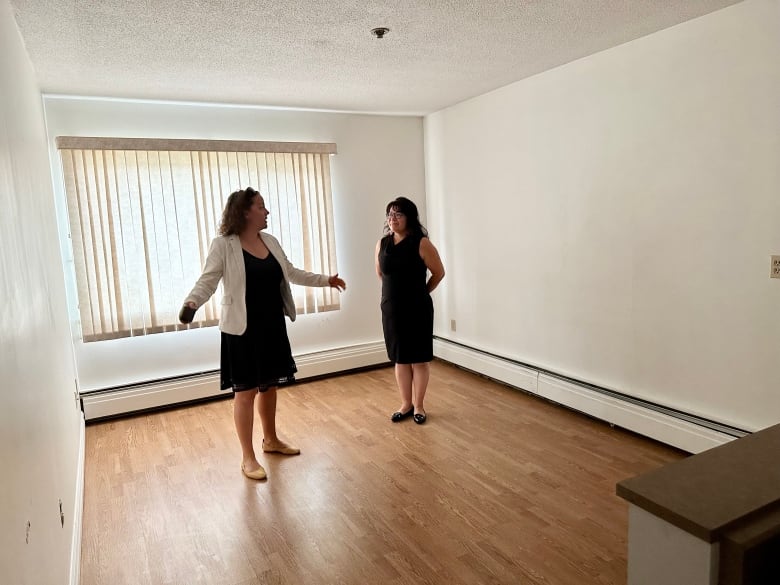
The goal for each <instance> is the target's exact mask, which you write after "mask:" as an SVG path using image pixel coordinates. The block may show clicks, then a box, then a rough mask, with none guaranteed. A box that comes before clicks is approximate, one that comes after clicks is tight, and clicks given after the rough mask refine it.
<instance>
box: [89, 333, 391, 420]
mask: <svg viewBox="0 0 780 585" xmlns="http://www.w3.org/2000/svg"><path fill="white" fill-rule="evenodd" d="M295 363H296V365H297V366H298V372H297V373H296V375H295V378H296V380H305V379H307V378H315V377H317V376H324V375H329V374H335V373H338V372H346V371H350V370H357V369H361V368H367V367H372V366H378V365H382V364H386V363H388V362H387V353H386V351H385V345H384V343H382V342H378V343H365V344H360V345H353V346H350V347H346V348H341V349H333V350H327V351H320V352H316V353H309V354H305V355H297V356H295ZM221 394H222V395H226V394H229V393H225V392H223V391H222V390H220V389H219V372H218V371H216V372H214V371H212V372H203V373H200V374H195V375H191V376H181V377H176V378H171V379H166V380H155V381H151V382H146V383H141V384H133V385H128V386H121V387H117V388H106V389H102V390H96V391H90V392H85V393H82V394H81V402H82V406H83V409H84V419H85V420H87V421H90V420H92V421H94V420H98V419H103V418H109V417H113V416H120V415H124V414H130V413H133V412H140V411H146V410H153V409H155V408H161V407H164V406H171V405H174V404H183V403H187V402H195V401H198V400H204V399H207V398H211V397H214V396H219V395H221Z"/></svg>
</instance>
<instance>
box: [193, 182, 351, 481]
mask: <svg viewBox="0 0 780 585" xmlns="http://www.w3.org/2000/svg"><path fill="white" fill-rule="evenodd" d="M269 213H270V212H269V211H268V210H267V209H266V207H265V201H264V200H263V197H262V196H261V195H260V193H258V192H257V191H255V190H254V189H252V188H251V187H248V188H247V189H244V190H241V191H235V192H234V193H231V194H230V197H229V198H228V201H227V205H226V206H225V210H224V212H223V213H222V223H221V224H220V227H219V233H220V237H218V238H215V239H214V240H213V241H212V242H211V248H210V249H209V254H208V257H207V258H206V264H205V266H204V268H203V274H201V276H200V278H199V279H198V282H197V283H196V284H195V287H194V288H193V289H192V291H191V292H190V294H189V295H188V296H187V299H186V300H185V301H184V309H182V315H181V316H180V318H181V319H182V321H183V322H190V321H192V316H193V315H194V313H195V310H197V308H198V307H200V306H201V305H203V304H204V303H205V302H206V301H208V300H209V298H211V295H213V294H214V291H215V290H216V289H217V284H218V283H219V282H220V280H221V281H222V288H223V293H224V294H223V297H222V311H221V315H220V319H219V328H220V330H221V332H222V356H221V358H222V359H221V377H222V389H223V390H227V389H231V390H233V392H234V398H235V400H234V403H233V419H234V422H235V425H236V433H237V434H238V440H239V442H240V443H241V451H242V454H243V459H242V462H241V470H242V471H243V472H244V475H246V476H247V477H249V478H251V479H264V478H265V477H266V473H265V470H264V469H263V467H262V466H261V465H260V463H259V462H258V461H257V457H256V456H255V450H254V446H253V443H252V428H253V425H254V403H255V402H257V412H258V415H259V416H260V422H261V423H262V426H263V452H265V453H282V454H283V455H297V454H298V453H300V450H299V449H298V448H297V447H293V446H291V445H288V444H287V443H285V442H283V441H282V440H281V439H279V437H278V435H277V434H276V389H277V387H278V386H281V385H284V384H288V383H290V382H292V381H294V379H295V372H296V371H297V368H296V367H295V361H294V360H293V357H292V351H291V349H290V341H289V339H288V338H287V327H286V325H285V322H284V316H285V315H287V316H288V317H289V318H290V320H291V321H295V315H296V311H295V303H294V302H293V297H292V292H291V290H290V283H291V282H292V283H294V284H300V285H303V286H320V287H322V286H332V287H335V288H337V289H338V290H344V289H345V288H346V284H345V282H344V281H343V280H342V279H341V278H339V276H338V274H335V275H333V276H328V275H326V274H314V273H312V272H306V271H304V270H300V269H298V268H295V266H293V265H292V264H291V263H290V261H289V260H288V259H287V256H286V254H285V253H284V250H282V247H281V246H280V244H279V241H278V240H277V239H276V238H274V237H273V236H272V235H270V234H267V233H263V232H262V230H264V229H265V228H266V227H267V226H268V214H269ZM258 394H259V399H257V400H255V398H256V397H257V396H258Z"/></svg>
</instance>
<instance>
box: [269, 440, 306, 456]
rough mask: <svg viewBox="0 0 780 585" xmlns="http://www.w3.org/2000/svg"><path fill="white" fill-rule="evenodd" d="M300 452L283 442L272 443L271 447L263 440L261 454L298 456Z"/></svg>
mask: <svg viewBox="0 0 780 585" xmlns="http://www.w3.org/2000/svg"><path fill="white" fill-rule="evenodd" d="M300 452H301V450H300V449H298V447H291V446H290V445H288V444H287V443H285V442H283V441H279V442H278V443H274V444H273V445H271V444H269V443H266V442H265V439H263V453H281V454H282V455H298V454H300Z"/></svg>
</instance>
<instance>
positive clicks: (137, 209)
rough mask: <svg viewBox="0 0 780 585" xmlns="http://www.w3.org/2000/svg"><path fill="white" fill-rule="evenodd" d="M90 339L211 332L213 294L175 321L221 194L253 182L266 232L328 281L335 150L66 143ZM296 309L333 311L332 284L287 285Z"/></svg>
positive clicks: (84, 322)
mask: <svg viewBox="0 0 780 585" xmlns="http://www.w3.org/2000/svg"><path fill="white" fill-rule="evenodd" d="M56 144H57V148H58V149H59V152H60V158H61V162H62V171H63V177H64V183H65V193H66V197H67V209H68V218H69V224H70V232H71V242H72V248H73V259H74V269H75V278H76V284H77V290H78V302H79V316H80V322H81V333H82V338H83V340H84V341H85V342H90V341H100V340H105V339H114V338H118V337H130V336H137V335H148V334H150V333H161V332H165V331H177V330H180V329H187V328H193V327H207V326H212V325H215V324H216V323H217V321H218V318H219V304H220V300H221V299H220V291H218V292H217V293H216V294H215V296H214V297H212V299H211V300H210V301H209V302H208V303H207V304H206V305H204V306H203V307H202V308H201V309H200V310H199V311H198V313H197V314H196V320H195V321H193V323H191V324H190V325H182V324H180V323H179V322H178V312H179V308H180V307H181V303H182V301H183V299H184V298H185V296H186V294H187V293H188V292H189V291H190V289H191V288H192V286H193V284H194V283H195V280H196V279H197V278H198V276H200V271H201V268H202V266H203V264H204V262H205V260H206V254H207V252H208V248H209V244H210V242H211V240H212V239H213V238H214V237H216V235H217V228H218V226H219V222H220V219H221V216H222V209H223V207H224V205H225V202H226V201H227V197H228V195H230V193H231V192H233V191H236V190H238V189H244V188H246V187H253V188H254V189H257V190H258V191H260V193H261V194H262V195H263V197H264V199H265V201H266V207H267V208H268V209H269V210H270V212H271V214H270V216H269V218H268V224H269V225H268V228H267V229H268V231H269V232H271V233H273V234H274V235H275V236H277V238H278V239H279V241H280V242H281V244H282V247H283V248H284V250H285V252H286V253H287V255H288V258H289V259H290V261H291V262H292V263H293V264H294V265H295V266H296V267H298V268H301V269H303V270H308V271H311V272H317V273H322V274H335V273H336V272H338V270H337V267H336V248H335V238H334V232H333V206H332V197H331V177H330V155H331V154H335V152H336V145H335V144H331V143H325V144H322V143H298V142H294V143H290V142H249V141H222V140H219V141H217V140H161V139H129V138H86V137H67V136H61V137H58V138H57V141H56ZM293 295H294V297H295V302H296V305H297V307H298V312H299V313H316V312H321V311H330V310H335V309H338V308H339V296H338V294H336V293H335V292H334V290H333V289H330V288H307V287H298V286H293Z"/></svg>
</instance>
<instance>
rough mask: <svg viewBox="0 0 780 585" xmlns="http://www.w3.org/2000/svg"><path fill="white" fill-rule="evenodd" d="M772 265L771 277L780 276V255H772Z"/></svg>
mask: <svg viewBox="0 0 780 585" xmlns="http://www.w3.org/2000/svg"><path fill="white" fill-rule="evenodd" d="M771 258H772V265H771V269H770V272H769V278H780V256H771Z"/></svg>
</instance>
